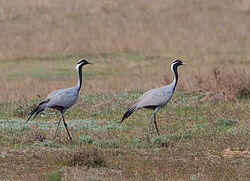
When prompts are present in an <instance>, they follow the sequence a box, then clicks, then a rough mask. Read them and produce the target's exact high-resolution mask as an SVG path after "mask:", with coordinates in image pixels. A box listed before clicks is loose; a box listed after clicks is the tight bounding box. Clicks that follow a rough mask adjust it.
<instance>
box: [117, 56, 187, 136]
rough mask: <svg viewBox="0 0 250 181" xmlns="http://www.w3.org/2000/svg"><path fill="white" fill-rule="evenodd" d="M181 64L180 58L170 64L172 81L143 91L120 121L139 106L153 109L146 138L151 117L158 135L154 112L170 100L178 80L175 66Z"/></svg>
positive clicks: (150, 120) (139, 107)
mask: <svg viewBox="0 0 250 181" xmlns="http://www.w3.org/2000/svg"><path fill="white" fill-rule="evenodd" d="M183 64H184V63H183V62H182V61H180V60H176V61H174V62H173V63H172V65H171V69H172V71H173V72H174V80H173V82H172V83H171V84H169V85H167V86H164V87H160V88H156V89H152V90H149V91H147V92H145V93H144V94H143V95H142V96H141V97H139V99H138V100H137V101H136V102H135V103H134V104H133V105H132V106H130V107H129V108H128V110H127V111H126V112H125V114H124V115H123V117H122V120H121V122H122V121H123V120H124V119H126V118H128V117H129V116H130V115H131V114H132V113H133V112H134V111H136V110H137V109H141V108H146V109H153V110H154V113H153V115H152V116H151V117H150V119H149V128H148V138H149V136H150V128H151V122H152V119H153V117H154V124H155V128H156V131H157V134H158V135H160V134H159V130H158V127H157V122H156V113H157V111H159V109H160V108H162V107H163V106H164V105H166V104H167V103H168V102H169V101H170V100H171V98H172V96H173V94H174V90H175V87H176V84H177V82H178V73H177V67H178V66H180V65H183Z"/></svg>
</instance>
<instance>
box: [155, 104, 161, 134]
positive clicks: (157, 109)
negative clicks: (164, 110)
mask: <svg viewBox="0 0 250 181" xmlns="http://www.w3.org/2000/svg"><path fill="white" fill-rule="evenodd" d="M159 109H160V107H157V108H156V109H155V111H154V123H155V129H156V131H157V134H158V135H159V136H160V133H159V130H158V127H157V122H156V113H157V111H159Z"/></svg>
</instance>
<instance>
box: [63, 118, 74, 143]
mask: <svg viewBox="0 0 250 181" xmlns="http://www.w3.org/2000/svg"><path fill="white" fill-rule="evenodd" d="M62 118H63V123H64V126H65V128H66V130H67V133H68V136H69V139H70V140H72V138H71V136H70V134H69V130H68V126H67V124H66V122H65V120H64V116H63V115H62Z"/></svg>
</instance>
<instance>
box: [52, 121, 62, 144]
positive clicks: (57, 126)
mask: <svg viewBox="0 0 250 181" xmlns="http://www.w3.org/2000/svg"><path fill="white" fill-rule="evenodd" d="M61 119H62V117H60V119H59V121H58V124H57V127H56V132H55V134H54V136H53V140H54V139H55V137H56V134H57V131H58V128H59V125H60V122H61Z"/></svg>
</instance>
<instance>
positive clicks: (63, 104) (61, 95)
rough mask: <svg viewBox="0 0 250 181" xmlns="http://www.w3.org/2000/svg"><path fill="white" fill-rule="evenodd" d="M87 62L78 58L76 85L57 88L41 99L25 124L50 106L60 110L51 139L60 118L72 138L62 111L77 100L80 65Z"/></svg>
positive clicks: (80, 78) (79, 83)
mask: <svg viewBox="0 0 250 181" xmlns="http://www.w3.org/2000/svg"><path fill="white" fill-rule="evenodd" d="M87 64H92V63H90V62H88V61H87V60H85V59H80V60H79V61H78V62H77V65H76V69H77V71H78V73H79V78H78V83H77V85H76V86H74V87H70V88H65V89H59V90H56V91H53V92H51V93H50V94H49V95H48V96H47V97H46V98H45V99H44V100H43V101H41V102H40V103H39V104H38V105H37V106H36V107H35V108H34V109H33V110H32V111H31V112H30V113H29V117H28V119H27V120H26V122H25V124H26V123H27V122H28V121H29V120H30V118H31V117H32V115H33V114H35V116H34V117H33V120H34V119H35V118H36V116H37V115H38V114H39V113H40V112H42V111H44V110H45V109H47V108H52V109H55V110H58V111H60V113H61V116H60V119H59V121H58V124H57V128H56V132H55V134H54V136H53V140H54V139H55V137H56V134H57V131H58V127H59V125H60V122H61V119H62V120H63V123H64V126H65V128H66V131H67V134H68V136H69V139H70V140H72V137H71V135H70V133H69V130H68V127H67V124H66V122H65V119H64V113H65V112H66V111H67V110H68V109H69V108H70V107H71V106H73V105H74V104H75V103H76V101H77V98H78V96H79V91H80V89H81V86H82V67H83V66H84V65H87Z"/></svg>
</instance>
